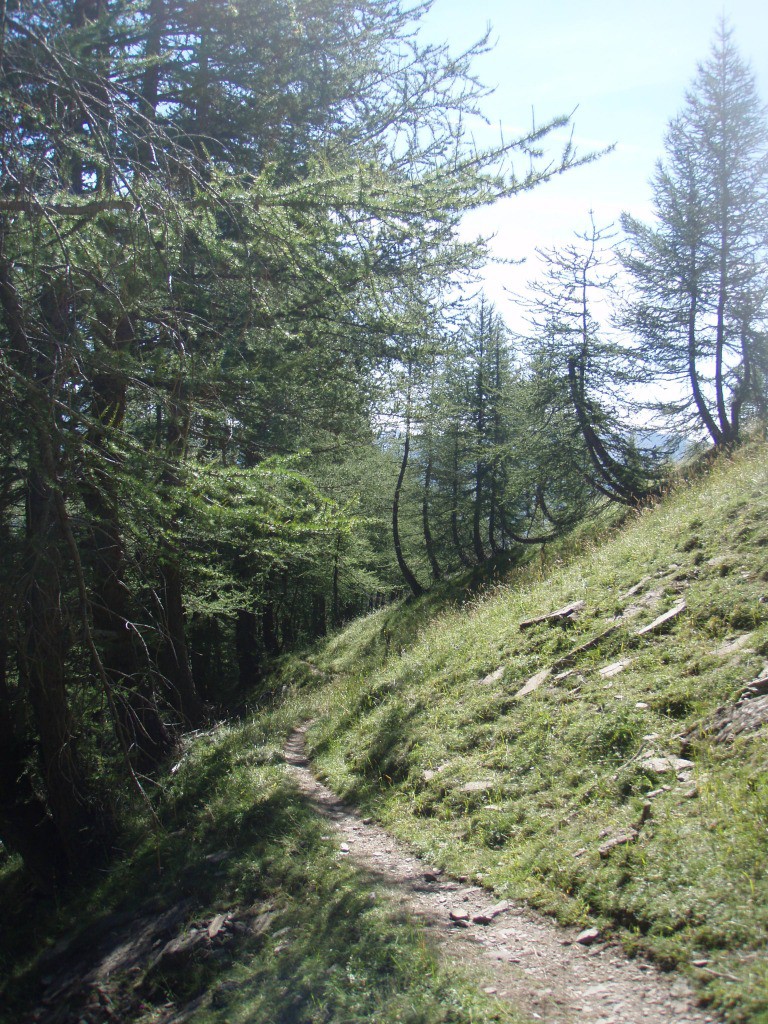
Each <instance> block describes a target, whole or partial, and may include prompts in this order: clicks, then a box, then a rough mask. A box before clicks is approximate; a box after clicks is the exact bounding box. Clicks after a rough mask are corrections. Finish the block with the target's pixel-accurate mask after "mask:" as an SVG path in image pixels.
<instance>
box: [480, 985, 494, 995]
mask: <svg viewBox="0 0 768 1024" xmlns="http://www.w3.org/2000/svg"><path fill="white" fill-rule="evenodd" d="M496 991H497V990H496V989H495V988H494V987H493V985H486V987H485V988H484V989H483V992H485V994H486V995H487V996H495V995H496Z"/></svg>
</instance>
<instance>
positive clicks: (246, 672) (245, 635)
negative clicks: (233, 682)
mask: <svg viewBox="0 0 768 1024" xmlns="http://www.w3.org/2000/svg"><path fill="white" fill-rule="evenodd" d="M257 634H258V620H257V618H256V616H255V615H254V613H253V612H252V611H249V610H246V609H245V608H240V609H238V612H237V619H236V622H235V650H236V653H237V672H238V678H239V682H240V686H241V687H242V688H245V687H246V686H252V685H253V683H254V681H255V680H256V677H257V676H258V674H259V652H258V644H257V642H256V640H257Z"/></svg>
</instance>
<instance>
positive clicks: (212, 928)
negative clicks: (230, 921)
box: [208, 914, 227, 939]
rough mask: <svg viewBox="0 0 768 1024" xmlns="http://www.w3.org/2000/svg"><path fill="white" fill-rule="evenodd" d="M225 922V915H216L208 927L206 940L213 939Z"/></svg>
mask: <svg viewBox="0 0 768 1024" xmlns="http://www.w3.org/2000/svg"><path fill="white" fill-rule="evenodd" d="M226 921H227V915H226V914H217V915H216V917H214V919H213V920H212V921H211V923H210V924H209V925H208V938H209V939H215V938H216V936H217V935H218V934H219V932H220V931H221V929H222V928H223V927H224V925H225V924H226Z"/></svg>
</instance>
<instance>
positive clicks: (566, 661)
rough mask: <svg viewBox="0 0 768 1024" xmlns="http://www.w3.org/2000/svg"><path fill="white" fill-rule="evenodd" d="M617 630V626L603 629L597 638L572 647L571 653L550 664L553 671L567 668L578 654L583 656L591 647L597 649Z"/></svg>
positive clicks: (594, 637)
mask: <svg viewBox="0 0 768 1024" xmlns="http://www.w3.org/2000/svg"><path fill="white" fill-rule="evenodd" d="M618 628H619V627H618V625H613V626H609V627H608V628H607V629H604V630H603V631H602V633H598V634H597V636H593V637H592V638H591V639H590V640H585V641H584V643H583V644H579V646H578V647H574V648H573V650H572V651H568V653H567V654H564V655H563V656H562V657H561V658H558V659H557V661H554V662H553V663H552V668H553V670H554V669H559V668H565V667H567V666H568V665H570V664H571V662H572V661H574V659H576V658H578V656H579V655H580V654H584V653H585V651H591V650H592V648H593V647H597V645H598V644H599V643H600V642H601V641H602V640H605V639H606V638H607V637H609V636H611V634H612V633H615V632H616V630H617V629H618Z"/></svg>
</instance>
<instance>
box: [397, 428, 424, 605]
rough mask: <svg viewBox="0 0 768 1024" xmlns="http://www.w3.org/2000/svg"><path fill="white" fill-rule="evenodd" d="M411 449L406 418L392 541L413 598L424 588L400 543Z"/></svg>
mask: <svg viewBox="0 0 768 1024" xmlns="http://www.w3.org/2000/svg"><path fill="white" fill-rule="evenodd" d="M410 449H411V423H410V418H409V417H407V418H406V424H405V444H404V446H403V458H402V461H401V463H400V472H399V474H398V477H397V485H396V486H395V496H394V498H393V500H392V540H393V543H394V546H395V557H396V558H397V564H398V566H399V567H400V572H401V573H402V574H403V579H404V580H405V582H406V583H407V584H408V586H409V587H410V590H411V593H412V594H413V596H414V597H421V595H422V594H423V593H424V588H423V587H422V585H421V584H420V583H419V581H418V580H417V579H416V577H415V576H414V574H413V573H412V572H411V569H410V566H409V565H408V563H407V562H406V560H405V555H404V554H403V546H402V543H401V541H400V492H401V490H402V486H403V479H404V478H405V471H406V469H407V468H408V456H409V454H410Z"/></svg>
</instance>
